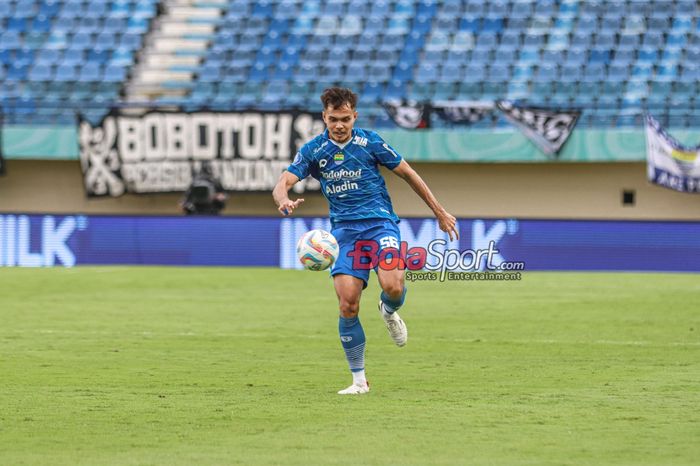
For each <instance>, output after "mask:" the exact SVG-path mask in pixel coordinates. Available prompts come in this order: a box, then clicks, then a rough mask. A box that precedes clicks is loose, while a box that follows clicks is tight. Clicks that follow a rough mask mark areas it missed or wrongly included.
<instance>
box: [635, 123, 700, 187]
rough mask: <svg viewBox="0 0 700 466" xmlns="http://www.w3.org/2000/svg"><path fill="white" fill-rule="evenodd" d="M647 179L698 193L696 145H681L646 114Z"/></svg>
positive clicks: (699, 178)
mask: <svg viewBox="0 0 700 466" xmlns="http://www.w3.org/2000/svg"><path fill="white" fill-rule="evenodd" d="M646 136H647V178H648V179H649V181H651V182H652V183H655V184H658V185H660V186H663V187H665V188H669V189H674V190H676V191H680V192H684V193H697V192H700V145H699V146H695V147H685V146H683V145H681V144H680V143H679V142H678V141H677V140H676V139H674V138H673V137H671V135H669V134H668V133H667V132H666V131H665V130H664V129H663V128H662V127H661V125H660V124H659V122H658V121H656V119H654V117H652V116H651V115H647V117H646Z"/></svg>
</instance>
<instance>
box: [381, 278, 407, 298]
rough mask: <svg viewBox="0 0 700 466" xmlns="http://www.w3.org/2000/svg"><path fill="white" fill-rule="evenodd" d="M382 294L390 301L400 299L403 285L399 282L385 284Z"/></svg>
mask: <svg viewBox="0 0 700 466" xmlns="http://www.w3.org/2000/svg"><path fill="white" fill-rule="evenodd" d="M384 293H386V294H387V295H389V297H390V298H391V299H401V295H403V283H402V282H401V281H399V280H396V281H393V282H391V283H387V284H386V285H385V286H384Z"/></svg>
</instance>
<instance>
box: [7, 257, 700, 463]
mask: <svg viewBox="0 0 700 466" xmlns="http://www.w3.org/2000/svg"><path fill="white" fill-rule="evenodd" d="M0 287H1V289H2V293H1V294H0V321H1V322H2V325H1V326H0V439H1V442H0V444H1V447H0V464H3V465H22V464H51V465H83V464H84V465H150V464H154V465H155V464H162V465H195V464H196V465H209V464H212V465H213V464H216V465H220V464H240V465H258V464H260V465H265V464H278V465H305V466H307V465H341V464H343V465H344V464H348V465H350V464H352V465H382V466H384V465H428V464H440V465H448V464H454V465H468V464H474V465H537V466H541V465H574V464H576V465H578V464H580V465H608V464H615V465H623V464H624V465H627V464H634V465H665V464H673V465H683V464H686V465H691V464H698V463H697V462H698V459H699V458H700V408H699V407H700V298H699V296H700V280H699V277H698V275H693V274H607V273H599V274H584V273H526V274H524V276H523V280H522V281H520V282H446V283H435V282H431V283H415V284H410V285H409V292H408V298H407V304H406V306H405V307H404V309H403V311H402V315H403V317H404V319H405V321H406V323H407V325H408V328H409V334H410V337H409V342H408V345H407V346H406V347H405V348H397V347H395V346H394V345H393V344H392V343H391V341H390V339H389V337H388V335H387V334H386V330H385V328H384V327H383V325H382V322H381V321H380V317H379V314H378V312H377V310H376V302H377V298H378V294H379V290H378V286H377V283H376V278H375V277H374V276H373V277H372V282H371V284H370V287H369V288H368V289H367V290H366V291H365V294H364V295H363V301H362V312H361V314H360V315H361V318H362V322H363V326H364V328H365V331H366V333H367V340H368V341H367V344H368V346H367V375H368V378H369V380H370V383H371V386H372V392H370V393H369V394H368V395H365V396H361V397H341V396H338V395H336V393H335V392H336V391H337V390H339V389H341V388H344V387H346V386H347V385H348V384H349V383H350V376H349V373H348V370H347V365H346V362H345V358H344V355H343V352H342V349H341V346H340V343H339V341H338V336H337V310H336V309H337V307H336V299H335V295H334V293H333V290H332V287H331V281H330V280H329V278H328V275H327V273H323V272H321V273H313V272H301V271H282V270H276V269H259V268H165V267H164V268H159V267H144V268H133V267H132V268H129V267H96V268H87V267H85V268H82V267H78V268H73V269H62V268H54V269H0Z"/></svg>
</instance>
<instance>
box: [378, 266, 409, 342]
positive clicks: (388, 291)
mask: <svg viewBox="0 0 700 466" xmlns="http://www.w3.org/2000/svg"><path fill="white" fill-rule="evenodd" d="M377 278H378V279H379V285H380V286H381V287H382V293H381V294H380V296H379V298H380V299H379V312H380V313H381V315H382V318H383V319H384V323H385V324H386V328H387V330H388V331H389V336H390V337H391V339H392V340H394V343H396V345H397V346H404V345H405V344H406V341H407V340H408V329H407V328H406V324H405V323H404V321H403V319H401V317H400V316H399V313H398V312H396V311H398V310H399V308H400V307H401V306H402V305H403V302H404V300H405V299H406V286H405V284H404V271H403V269H401V268H391V269H383V268H382V267H381V266H380V267H379V268H378V269H377Z"/></svg>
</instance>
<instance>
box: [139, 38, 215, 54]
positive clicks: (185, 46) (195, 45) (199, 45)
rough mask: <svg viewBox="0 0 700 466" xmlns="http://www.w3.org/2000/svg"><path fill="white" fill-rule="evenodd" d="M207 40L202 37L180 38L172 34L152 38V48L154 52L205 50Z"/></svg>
mask: <svg viewBox="0 0 700 466" xmlns="http://www.w3.org/2000/svg"><path fill="white" fill-rule="evenodd" d="M208 45H209V41H207V40H202V39H181V38H179V37H173V36H160V37H157V38H154V40H153V49H152V50H154V51H156V52H177V51H180V50H205V49H206V48H207V46H208Z"/></svg>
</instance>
